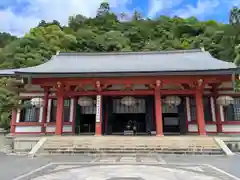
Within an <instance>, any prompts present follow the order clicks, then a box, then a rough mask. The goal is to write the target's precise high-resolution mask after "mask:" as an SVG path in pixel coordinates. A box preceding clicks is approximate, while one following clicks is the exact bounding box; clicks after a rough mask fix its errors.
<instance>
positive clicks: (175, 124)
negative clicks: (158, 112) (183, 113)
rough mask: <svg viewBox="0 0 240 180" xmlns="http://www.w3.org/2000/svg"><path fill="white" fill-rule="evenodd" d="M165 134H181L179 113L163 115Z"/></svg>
mask: <svg viewBox="0 0 240 180" xmlns="http://www.w3.org/2000/svg"><path fill="white" fill-rule="evenodd" d="M163 133H165V134H180V123H179V117H178V113H163Z"/></svg>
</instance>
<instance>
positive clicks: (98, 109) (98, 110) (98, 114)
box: [96, 95, 102, 123]
mask: <svg viewBox="0 0 240 180" xmlns="http://www.w3.org/2000/svg"><path fill="white" fill-rule="evenodd" d="M101 98H102V97H101V95H97V100H96V122H97V123H99V122H100V121H101Z"/></svg>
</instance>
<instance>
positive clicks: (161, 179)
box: [0, 154, 240, 180]
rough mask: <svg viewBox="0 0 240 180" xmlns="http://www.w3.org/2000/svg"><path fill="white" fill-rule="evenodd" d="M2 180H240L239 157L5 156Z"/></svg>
mask: <svg viewBox="0 0 240 180" xmlns="http://www.w3.org/2000/svg"><path fill="white" fill-rule="evenodd" d="M0 160H1V161H0V172H1V174H0V180H69V179H71V180H185V179H189V180H200V179H205V180H240V171H239V167H240V156H234V157H226V156H211V157H210V156H177V155H158V154H148V155H146V154H145V155H143V154H137V155H121V154H118V155H114V156H113V155H112V156H110V155H102V156H88V155H72V156H44V157H36V158H33V159H31V158H28V157H25V156H5V155H3V154H0Z"/></svg>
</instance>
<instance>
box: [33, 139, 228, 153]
mask: <svg viewBox="0 0 240 180" xmlns="http://www.w3.org/2000/svg"><path fill="white" fill-rule="evenodd" d="M40 144H41V143H40ZM35 149H37V150H35V151H36V152H35V154H61V153H66V154H74V153H94V154H95V153H163V154H205V155H206V154H207V155H219V154H225V153H224V151H223V150H222V148H221V147H220V146H219V145H218V143H217V142H216V141H215V139H214V137H199V136H163V137H156V136H146V137H143V136H142V137H139V136H134V137H133V136H101V137H98V136H61V137H57V136H53V137H45V140H44V143H42V144H41V146H40V147H37V148H36V147H35Z"/></svg>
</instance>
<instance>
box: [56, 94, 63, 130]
mask: <svg viewBox="0 0 240 180" xmlns="http://www.w3.org/2000/svg"><path fill="white" fill-rule="evenodd" d="M56 95H57V113H56V132H55V134H56V135H62V131H63V106H64V92H63V90H62V89H60V90H59V91H58V92H57V94H56Z"/></svg>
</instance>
